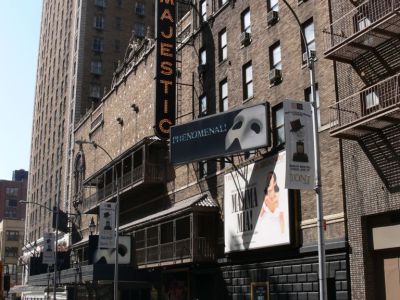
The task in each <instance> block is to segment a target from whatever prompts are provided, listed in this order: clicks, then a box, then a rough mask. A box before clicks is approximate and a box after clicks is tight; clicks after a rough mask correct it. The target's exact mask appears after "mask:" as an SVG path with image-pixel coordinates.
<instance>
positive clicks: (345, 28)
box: [323, 0, 400, 51]
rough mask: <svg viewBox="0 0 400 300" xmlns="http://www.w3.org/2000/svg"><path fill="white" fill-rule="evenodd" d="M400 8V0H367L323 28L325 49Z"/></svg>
mask: <svg viewBox="0 0 400 300" xmlns="http://www.w3.org/2000/svg"><path fill="white" fill-rule="evenodd" d="M399 9H400V0H367V1H364V2H363V3H362V4H360V5H359V6H357V7H355V8H354V9H352V10H350V11H349V12H348V13H346V14H345V15H343V16H342V17H340V18H339V19H337V20H335V21H334V22H333V23H332V24H330V25H329V26H326V27H325V28H324V30H323V32H324V33H325V51H328V50H330V49H331V48H333V47H335V46H337V45H338V44H340V43H342V42H344V41H345V40H346V39H348V38H350V37H351V36H353V35H355V34H357V33H358V32H361V31H362V30H364V29H366V28H367V27H370V26H373V25H374V24H375V23H376V22H378V21H379V20H381V19H382V18H384V17H385V16H387V15H389V14H390V13H394V12H396V11H398V10H399Z"/></svg>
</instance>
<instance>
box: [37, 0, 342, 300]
mask: <svg viewBox="0 0 400 300" xmlns="http://www.w3.org/2000/svg"><path fill="white" fill-rule="evenodd" d="M289 2H290V4H291V5H292V7H293V9H294V10H295V12H296V13H297V15H298V16H299V20H300V22H301V24H302V25H301V28H299V25H298V24H297V23H296V21H295V19H294V18H293V16H292V15H291V14H290V11H289V10H288V8H287V7H286V6H284V5H283V4H282V2H280V1H274V0H269V1H265V0H243V1H234V0H231V1H228V0H221V1H211V0H203V1H199V2H198V3H196V5H195V6H192V7H190V12H189V13H188V14H186V15H185V16H184V17H183V18H182V19H181V20H180V21H179V22H178V24H177V32H178V36H177V39H178V41H179V43H178V45H177V53H176V55H177V67H178V71H177V72H176V76H177V77H176V81H177V85H176V89H177V90H176V113H177V116H176V123H177V124H187V123H188V124H190V122H192V121H196V120H202V119H203V120H205V122H206V120H210V119H211V118H213V117H214V116H215V114H216V113H219V112H227V111H229V110H231V109H235V108H243V107H248V106H251V105H260V104H261V105H263V104H266V102H268V103H269V104H270V106H271V111H270V112H271V119H270V120H269V121H270V123H271V130H272V143H271V146H268V147H262V148H260V149H257V150H256V151H250V152H249V153H238V154H237V155H234V156H227V157H217V158H212V159H205V160H201V161H194V162H190V163H184V164H181V165H178V166H172V165H171V162H170V160H169V155H168V151H169V147H170V145H169V141H162V140H160V139H158V138H157V137H155V136H154V119H155V111H154V102H153V99H154V98H155V92H154V90H155V80H154V78H155V77H156V76H155V75H156V74H155V70H156V68H155V64H156V50H155V49H156V47H155V41H154V40H153V39H152V38H146V39H144V40H143V41H142V42H140V43H132V44H130V46H129V49H130V50H129V51H127V53H126V56H125V59H124V61H123V63H122V64H121V65H120V67H119V68H118V69H117V71H116V73H115V75H114V79H113V84H112V87H111V90H110V91H109V92H108V93H107V94H106V95H105V96H104V98H103V99H102V101H101V103H100V104H99V106H98V107H97V108H96V109H95V110H93V111H90V113H88V114H87V115H85V117H84V118H82V119H81V120H80V121H79V123H77V124H76V126H75V131H74V137H75V140H76V141H77V140H81V141H82V140H85V141H86V143H78V144H76V145H75V148H74V152H73V153H74V157H73V163H72V164H71V165H72V166H73V167H72V169H71V172H72V173H71V174H73V180H72V181H73V185H72V191H73V192H72V193H71V197H72V199H74V209H73V211H74V212H76V213H80V214H81V216H82V218H81V219H78V220H77V224H81V225H80V226H81V227H82V228H83V227H85V226H86V224H89V221H90V220H91V218H93V220H94V221H95V222H96V219H97V215H98V214H99V206H100V204H101V203H111V202H115V201H116V197H118V198H119V200H120V210H119V213H120V214H119V217H120V218H119V219H120V228H119V229H120V232H121V234H122V235H124V237H121V238H120V247H118V248H119V251H118V253H119V254H118V255H119V262H120V264H119V280H120V285H119V293H120V297H121V299H249V298H250V295H251V294H253V296H254V293H255V292H257V293H258V296H260V297H262V296H265V297H266V294H267V293H269V296H270V297H271V299H318V291H319V283H318V256H317V223H316V207H315V194H314V192H313V191H301V192H300V191H296V190H291V191H288V190H286V189H285V188H284V184H283V178H282V175H281V176H280V177H279V178H278V179H277V181H278V183H279V194H280V201H281V202H280V209H279V211H280V212H281V213H276V214H275V217H272V219H273V220H274V221H273V222H271V223H270V224H271V227H269V226H268V225H269V224H268V221H265V222H266V223H263V222H261V221H260V224H261V225H260V226H265V227H263V228H264V229H262V230H260V229H258V231H257V230H255V228H254V227H253V226H257V225H256V223H257V222H258V221H259V219H260V218H262V216H261V215H263V214H261V211H262V209H264V208H263V205H262V203H263V202H262V201H263V200H264V197H265V195H266V194H268V193H270V192H269V191H268V189H266V180H267V178H266V177H264V176H263V177H258V175H254V177H255V178H253V180H252V181H251V185H250V186H249V188H250V189H252V190H251V191H253V192H254V193H255V194H254V195H256V196H255V198H251V201H253V202H251V203H252V204H251V203H249V202H246V204H243V203H242V204H240V203H239V202H236V203H237V206H236V208H235V207H231V210H229V209H228V210H226V207H229V205H231V204H232V199H234V195H238V194H245V195H246V196H247V197H248V196H249V194H248V193H245V192H244V191H243V190H242V189H240V186H239V188H238V187H237V186H236V187H235V185H234V182H232V180H231V179H230V178H239V179H237V180H241V179H240V178H241V177H246V176H247V175H246V174H248V172H250V171H249V170H251V169H259V170H264V171H266V170H267V169H268V170H271V169H273V166H274V164H275V162H276V160H277V156H276V155H277V154H279V155H280V156H279V158H282V157H283V156H284V150H285V141H284V135H283V131H282V128H283V127H282V126H283V118H282V112H283V110H282V100H284V99H286V98H289V99H296V100H300V101H310V98H311V97H310V79H309V70H308V68H307V66H306V63H305V61H304V59H303V57H304V56H303V53H304V52H305V50H304V49H305V45H304V44H303V45H302V42H301V36H300V30H303V31H304V33H305V37H306V43H307V44H308V46H309V47H310V48H311V49H315V50H316V52H317V60H316V62H315V65H316V78H317V84H318V92H317V97H318V98H317V99H316V100H317V101H318V100H320V101H319V102H320V103H319V109H318V113H319V120H320V121H319V122H318V123H319V124H318V125H317V126H318V132H319V137H320V140H321V164H322V191H323V201H324V215H325V221H326V229H325V238H326V241H325V242H326V243H325V245H326V248H327V256H326V258H327V264H326V266H327V277H328V280H327V281H328V295H329V297H330V298H332V299H335V298H336V299H348V286H349V285H348V276H347V271H348V267H347V247H346V226H345V214H344V197H343V190H342V182H343V181H342V177H341V168H340V166H341V164H340V142H339V141H338V140H337V139H334V138H331V137H330V136H329V127H330V120H329V116H328V105H329V103H331V101H334V99H335V76H334V64H333V63H332V62H330V61H329V60H324V59H322V48H323V42H324V35H323V32H322V31H323V28H324V27H323V26H324V25H325V24H326V23H329V21H330V19H329V17H330V15H329V2H327V1H317V0H309V1H297V0H296V1H294V0H293V1H289ZM173 3H174V2H173V1H169V5H173ZM169 16H170V15H169V14H168V13H166V14H165V15H164V17H165V18H166V19H168V17H169ZM164 34H165V33H164ZM165 35H167V34H165ZM166 53H167V54H169V53H168V51H167V52H166ZM165 66H168V63H167V64H164V67H165ZM164 71H166V73H169V74H170V72H168V68H165V70H164ZM170 75H172V76H174V75H175V74H173V73H172V74H170ZM300 106H301V105H300ZM238 126H239V125H238ZM257 128H258V127H254V129H253V130H254V131H258V130H257ZM94 142H95V144H93V143H94ZM90 143H92V144H90ZM96 145H97V146H96ZM93 146H95V147H93ZM213 146H214V145H213V144H212V143H210V144H209V145H203V144H201V141H199V144H198V145H196V146H195V147H193V149H188V150H187V151H188V152H189V151H197V149H195V148H196V147H197V148H200V147H210V148H211V147H213ZM282 159H283V158H282ZM253 167H254V168H253ZM263 174H264V175H266V174H267V172H265V173H263ZM271 178H272V177H271ZM271 178H270V180H272V179H271ZM229 182H230V183H229ZM242 184H243V182H241V185H242ZM244 184H245V183H244ZM242 187H243V185H242ZM272 190H274V192H275V193H277V192H278V189H276V188H275V187H274V188H273V189H272ZM253 192H252V193H253ZM235 193H236V194H235ZM271 193H272V191H271ZM251 195H253V194H251ZM246 196H245V197H246ZM238 197H239V196H238ZM255 200H257V204H254V201H255ZM258 200H260V201H258ZM247 201H250V200H249V199H247ZM245 210H248V211H245ZM264 211H266V210H264ZM274 211H275V210H273V211H272V210H271V211H270V212H272V213H273V212H274ZM109 215H110V214H107V217H109ZM267 215H268V213H267ZM242 216H245V219H243V218H242ZM253 216H254V218H253ZM259 216H260V217H259ZM100 217H101V218H104V217H105V216H100ZM228 217H230V219H229V218H228ZM235 220H236V222H235ZM280 220H285V221H284V222H285V223H280V222H283V221H280ZM253 222H254V223H253ZM96 223H97V224H96V225H97V226H96V227H97V228H96V230H95V232H94V234H93V235H91V233H90V232H89V230H87V231H84V232H83V233H84V236H83V239H82V240H80V241H78V242H75V243H73V244H72V245H71V249H72V251H73V253H74V256H73V257H74V259H75V261H77V263H78V265H80V266H81V268H76V269H75V268H72V266H71V267H70V268H66V269H64V270H61V271H60V276H59V280H60V284H63V285H71V284H73V283H75V287H76V289H77V290H76V293H79V294H80V295H82V297H87V298H89V299H93V298H95V297H101V298H104V299H112V293H113V259H114V258H113V257H114V254H113V255H109V254H108V252H107V251H104V250H103V251H102V250H101V249H95V247H93V244H92V243H91V241H93V239H95V238H96V234H97V233H98V232H99V226H100V223H101V222H100V223H98V222H96ZM257 224H258V223H257ZM106 226H107V225H106ZM107 227H108V226H107ZM271 228H274V229H271ZM273 230H275V234H277V235H280V236H281V235H284V237H285V238H284V239H285V240H284V241H283V240H279V238H277V237H276V235H275V234H272V233H271V232H272V231H273ZM241 233H242V234H241ZM132 236H133V237H134V238H132V239H131V237H132ZM249 237H254V239H253V240H252V242H251V243H250V242H249V241H248V239H249ZM281 237H282V236H281ZM244 240H247V242H246V243H247V244H246V243H245V242H244ZM129 241H132V243H133V245H132V244H131V243H130V242H129ZM91 251H94V252H91ZM133 251H135V255H132V253H133ZM94 253H97V254H94ZM100 262H101V263H100ZM74 274H76V276H75V277H74ZM77 278H78V279H79V278H84V279H85V280H84V281H85V284H82V281H78V280H77ZM30 281H31V282H34V283H35V284H36V285H42V286H45V285H46V277H45V276H44V274H39V275H35V276H31V277H30ZM267 283H268V284H269V289H268V285H267ZM264 299H266V298H264Z"/></svg>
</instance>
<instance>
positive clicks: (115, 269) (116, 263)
mask: <svg viewBox="0 0 400 300" xmlns="http://www.w3.org/2000/svg"><path fill="white" fill-rule="evenodd" d="M121 122H122V121H121ZM118 123H120V121H118ZM120 125H121V123H120ZM75 143H76V144H78V145H82V144H89V145H92V146H93V147H94V148H95V149H97V148H99V149H101V150H102V151H103V152H104V153H105V154H106V155H107V156H108V158H109V159H110V161H111V162H113V161H114V159H113V158H112V156H111V155H110V153H108V151H107V150H106V149H104V148H103V147H102V146H101V145H99V144H97V143H96V142H94V141H86V140H76V141H75ZM112 171H113V179H114V180H115V187H116V192H117V196H116V201H115V245H114V247H115V251H114V254H115V264H114V300H118V244H119V184H118V179H117V176H116V175H117V174H116V173H115V166H113V169H112ZM92 220H93V219H92ZM93 224H94V221H93Z"/></svg>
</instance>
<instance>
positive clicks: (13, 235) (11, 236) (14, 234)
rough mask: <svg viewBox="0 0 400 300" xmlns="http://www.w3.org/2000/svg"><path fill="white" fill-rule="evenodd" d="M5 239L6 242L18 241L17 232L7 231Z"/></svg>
mask: <svg viewBox="0 0 400 300" xmlns="http://www.w3.org/2000/svg"><path fill="white" fill-rule="evenodd" d="M6 239H7V241H18V240H19V232H18V231H15V230H7V231H6Z"/></svg>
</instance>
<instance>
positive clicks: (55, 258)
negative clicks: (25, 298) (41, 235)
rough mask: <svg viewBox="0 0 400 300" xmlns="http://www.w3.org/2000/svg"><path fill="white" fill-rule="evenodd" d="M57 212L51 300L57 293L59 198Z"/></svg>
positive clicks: (54, 299)
mask: <svg viewBox="0 0 400 300" xmlns="http://www.w3.org/2000/svg"><path fill="white" fill-rule="evenodd" d="M56 209H57V211H56V212H55V213H56V234H55V243H56V245H55V249H54V278H53V300H56V299H57V291H56V286H57V246H58V222H59V220H58V216H59V212H60V197H57V205H56Z"/></svg>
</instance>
